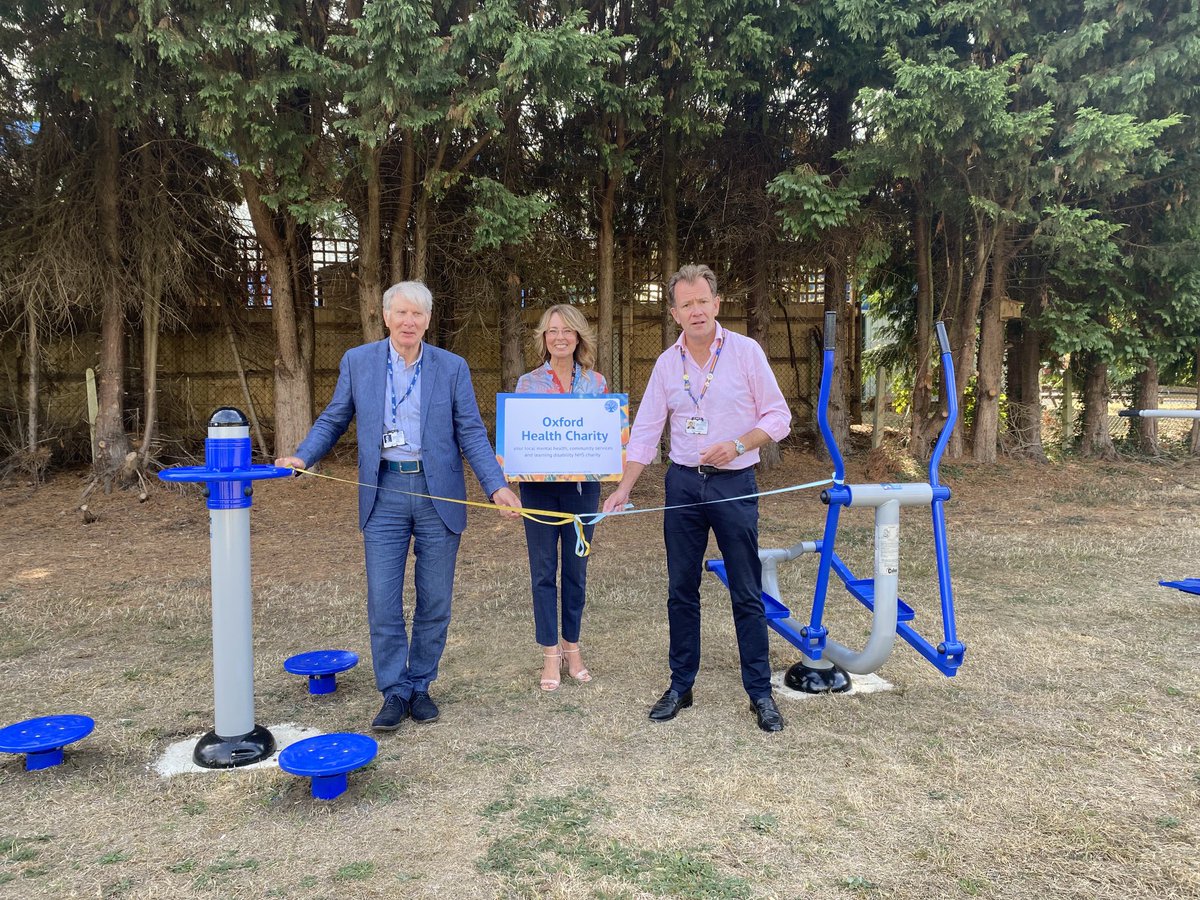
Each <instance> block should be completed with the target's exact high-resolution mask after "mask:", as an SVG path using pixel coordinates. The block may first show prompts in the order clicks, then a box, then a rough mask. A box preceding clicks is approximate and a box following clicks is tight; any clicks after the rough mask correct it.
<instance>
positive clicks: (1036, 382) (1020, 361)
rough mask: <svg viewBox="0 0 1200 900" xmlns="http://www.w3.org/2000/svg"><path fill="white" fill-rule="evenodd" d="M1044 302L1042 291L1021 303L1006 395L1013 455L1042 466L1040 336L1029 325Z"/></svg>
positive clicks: (1043, 456) (1035, 318) (1043, 292)
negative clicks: (1021, 308)
mask: <svg viewBox="0 0 1200 900" xmlns="http://www.w3.org/2000/svg"><path fill="white" fill-rule="evenodd" d="M1045 302H1046V297H1045V289H1043V290H1042V291H1041V292H1039V293H1038V294H1037V295H1036V296H1035V297H1033V298H1030V299H1028V300H1026V301H1025V308H1024V310H1023V311H1022V316H1021V319H1020V321H1019V322H1018V323H1017V325H1016V332H1017V335H1018V337H1017V340H1016V343H1015V346H1014V348H1013V350H1011V351H1010V352H1009V361H1008V366H1009V373H1010V378H1009V382H1010V384H1011V385H1012V387H1011V388H1010V390H1009V395H1008V426H1009V431H1010V432H1011V433H1012V435H1013V438H1014V444H1015V446H1014V448H1013V452H1014V453H1015V454H1016V455H1019V456H1023V457H1026V458H1028V459H1032V460H1034V461H1036V462H1042V463H1045V462H1049V460H1048V459H1047V458H1046V450H1045V448H1044V447H1043V446H1042V334H1041V332H1040V331H1038V330H1037V329H1036V328H1034V327H1033V324H1032V323H1033V322H1034V321H1036V320H1037V317H1038V316H1040V315H1041V312H1042V310H1043V309H1044V308H1045ZM1065 388H1066V385H1064V390H1065ZM1064 438H1066V435H1064Z"/></svg>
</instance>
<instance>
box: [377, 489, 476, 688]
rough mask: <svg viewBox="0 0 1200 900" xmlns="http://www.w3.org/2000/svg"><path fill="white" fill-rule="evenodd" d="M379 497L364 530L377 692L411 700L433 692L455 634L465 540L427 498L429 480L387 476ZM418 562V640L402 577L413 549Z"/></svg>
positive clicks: (414, 608) (416, 572)
mask: <svg viewBox="0 0 1200 900" xmlns="http://www.w3.org/2000/svg"><path fill="white" fill-rule="evenodd" d="M379 487H380V490H379V492H378V493H377V494H376V496H375V505H374V507H372V509H371V515H370V517H369V518H368V519H367V525H366V527H365V528H364V529H363V547H364V549H365V550H366V557H367V623H368V625H369V626H370V630H371V662H372V664H373V665H374V667H375V685H376V686H377V687H378V688H379V691H380V693H382V694H383V695H384V696H385V697H389V696H392V695H397V696H400V697H403V698H405V699H406V700H407V699H409V698H410V697H412V695H413V693H414V692H416V691H428V690H429V685H430V683H431V682H433V681H434V680H435V679H436V678H437V673H438V663H439V662H440V661H441V658H442V651H443V650H445V648H446V633H447V631H448V630H449V628H450V599H451V595H452V594H453V591H454V562H455V559H456V558H457V557H458V542H459V536H458V535H457V534H455V533H454V532H452V531H450V529H448V528H447V527H446V525H445V523H444V522H443V521H442V517H441V516H439V515H438V513H437V510H435V509H434V508H433V501H431V500H428V499H426V498H424V497H411V496H408V495H407V494H399V493H396V491H412V492H414V493H420V494H425V493H428V490H427V488H426V486H425V476H424V475H423V474H422V475H404V474H401V473H399V472H390V471H386V470H385V471H382V472H380V475H379ZM410 542H411V543H412V545H413V554H414V556H415V557H416V571H415V573H414V575H415V579H414V580H415V586H416V594H417V597H416V604H415V606H414V607H413V616H412V636H411V639H410V636H409V634H408V631H407V629H406V628H405V625H404V570H405V566H406V564H407V563H408V546H409V543H410Z"/></svg>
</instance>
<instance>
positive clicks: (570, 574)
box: [521, 481, 600, 647]
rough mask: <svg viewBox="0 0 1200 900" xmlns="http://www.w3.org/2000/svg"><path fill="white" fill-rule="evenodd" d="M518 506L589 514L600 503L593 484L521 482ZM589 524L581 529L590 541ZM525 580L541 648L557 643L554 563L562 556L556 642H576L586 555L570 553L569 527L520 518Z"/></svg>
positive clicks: (592, 527)
mask: <svg viewBox="0 0 1200 900" xmlns="http://www.w3.org/2000/svg"><path fill="white" fill-rule="evenodd" d="M521 505H522V506H528V507H532V508H533V509H545V510H549V511H552V512H569V513H594V512H595V511H596V509H597V507H598V506H599V505H600V485H599V483H597V482H595V481H583V482H578V481H576V482H570V481H547V482H531V481H524V482H521ZM595 530H596V526H595V525H587V526H584V529H583V533H584V536H585V537H586V538H587V539H588V540H589V541H590V540H591V539H592V532H594V531H595ZM525 543H526V546H527V547H528V549H529V579H530V582H531V584H532V587H533V626H534V633H535V635H536V637H537V642H538V643H539V644H541V645H542V646H543V647H554V646H557V645H558V635H559V631H558V617H559V590H558V559H559V552H560V549H561V553H562V639H563V640H564V641H566V642H567V643H569V644H574V643H576V642H577V641H578V640H579V628H580V625H581V623H582V622H583V605H584V603H585V593H586V590H587V557H586V556H576V555H575V525H574V523H571V524H568V525H545V524H542V523H540V522H530V521H529V520H528V519H526V520H525Z"/></svg>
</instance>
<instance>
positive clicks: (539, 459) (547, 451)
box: [496, 394, 629, 481]
mask: <svg viewBox="0 0 1200 900" xmlns="http://www.w3.org/2000/svg"><path fill="white" fill-rule="evenodd" d="M628 443H629V397H628V395H627V394H597V395H594V396H586V397H585V396H579V395H575V394H497V395H496V449H497V451H498V452H497V454H496V458H497V459H498V460H499V461H500V467H501V468H502V469H504V475H505V477H506V478H508V479H509V480H510V481H620V480H621V472H622V470H623V469H624V467H625V445H626V444H628Z"/></svg>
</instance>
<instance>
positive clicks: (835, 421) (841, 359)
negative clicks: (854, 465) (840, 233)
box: [821, 260, 854, 455]
mask: <svg viewBox="0 0 1200 900" xmlns="http://www.w3.org/2000/svg"><path fill="white" fill-rule="evenodd" d="M825 311H826V312H836V313H837V336H836V338H835V346H836V347H837V352H836V353H835V354H834V364H833V374H832V376H831V379H830V382H829V413H828V415H829V428H830V430H831V431H832V432H833V437H834V440H836V441H837V445H838V447H839V448H841V451H842V453H843V454H845V453H846V452H847V451H848V450H849V448H850V416H849V409H848V407H847V404H846V385H848V384H849V383H850V381H851V379H850V378H849V377H848V376H847V374H846V373H847V370H848V368H849V365H850V356H851V353H850V335H851V334H852V333H853V330H854V329H853V327H852V324H853V323H851V322H850V307H849V305H848V304H847V303H846V267H845V264H844V263H842V262H840V261H838V260H831V261H830V262H828V263H827V264H826V266H825ZM822 448H824V445H822ZM821 452H822V454H823V455H824V454H826V453H827V451H826V450H824V449H822V451H821Z"/></svg>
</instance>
